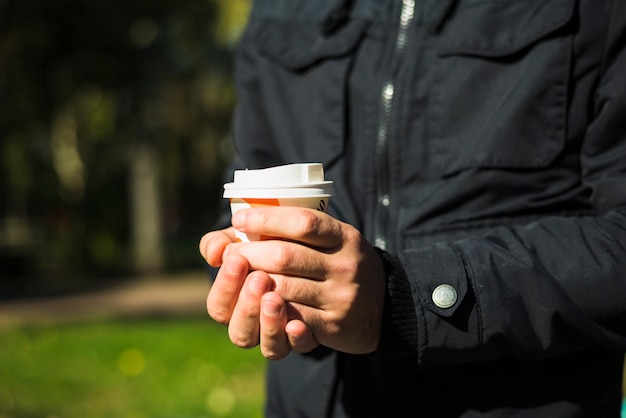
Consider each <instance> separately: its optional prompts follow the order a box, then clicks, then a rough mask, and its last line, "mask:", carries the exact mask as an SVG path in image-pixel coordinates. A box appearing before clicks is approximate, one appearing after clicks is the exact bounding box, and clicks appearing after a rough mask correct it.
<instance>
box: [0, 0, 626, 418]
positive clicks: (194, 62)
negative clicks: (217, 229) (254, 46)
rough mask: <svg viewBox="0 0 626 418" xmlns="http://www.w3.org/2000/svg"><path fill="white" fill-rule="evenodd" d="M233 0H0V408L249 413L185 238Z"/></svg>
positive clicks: (164, 415)
mask: <svg viewBox="0 0 626 418" xmlns="http://www.w3.org/2000/svg"><path fill="white" fill-rule="evenodd" d="M249 7H250V0H177V1H175V2H173V1H166V0H151V1H148V0H126V1H124V2H105V1H100V0H0V418H30V417H42V418H73V417H81V418H82V417H95V418H100V417H115V418H124V417H126V418H148V417H149V418H153V417H157V418H159V417H160V418H174V417H177V418H185V417H187V418H191V417H196V418H197V417H242V416H244V417H255V416H261V408H262V402H263V374H264V362H263V360H262V358H261V356H260V355H259V353H258V351H257V350H255V349H253V350H241V349H238V348H235V347H233V346H232V345H231V344H230V343H229V342H228V339H227V336H226V333H225V332H224V330H223V329H222V328H221V327H219V326H217V325H215V324H213V323H212V322H211V321H210V320H208V319H207V317H206V314H205V313H204V306H203V299H204V297H205V295H206V291H207V290H208V287H209V281H208V275H207V271H206V267H205V265H204V262H203V260H202V259H201V258H200V256H199V255H198V252H197V243H198V240H199V238H200V236H201V235H202V233H203V232H204V231H207V230H209V229H210V228H211V225H212V224H213V222H214V221H215V218H216V214H217V211H218V210H217V205H218V201H219V197H220V195H221V186H222V175H223V170H224V167H225V165H226V164H227V162H228V160H229V159H230V157H231V155H232V150H231V148H230V140H229V128H230V119H231V112H232V109H233V106H234V104H235V101H236V97H235V93H234V90H233V82H232V70H233V68H232V55H233V50H234V48H235V47H236V44H237V40H238V39H239V37H240V35H241V31H242V29H243V26H244V24H245V21H246V18H247V15H248V12H249ZM625 417H626V415H625Z"/></svg>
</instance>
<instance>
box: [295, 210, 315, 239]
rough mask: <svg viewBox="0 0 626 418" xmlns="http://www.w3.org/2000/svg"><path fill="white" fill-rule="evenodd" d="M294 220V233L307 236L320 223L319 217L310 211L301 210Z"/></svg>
mask: <svg viewBox="0 0 626 418" xmlns="http://www.w3.org/2000/svg"><path fill="white" fill-rule="evenodd" d="M296 222H297V223H296V233H297V234H298V235H300V236H307V235H309V234H311V233H313V232H315V231H317V230H318V228H319V225H320V219H319V218H318V217H317V214H316V213H315V212H312V211H303V213H302V215H301V216H299V217H298V218H297V220H296Z"/></svg>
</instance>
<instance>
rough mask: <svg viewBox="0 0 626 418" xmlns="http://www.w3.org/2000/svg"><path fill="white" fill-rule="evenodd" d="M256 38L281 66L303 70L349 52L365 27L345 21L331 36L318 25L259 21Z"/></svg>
mask: <svg viewBox="0 0 626 418" xmlns="http://www.w3.org/2000/svg"><path fill="white" fill-rule="evenodd" d="M258 25H259V26H258V27H257V30H256V31H255V32H256V33H255V37H256V42H257V45H258V46H259V49H260V51H261V53H262V54H263V55H264V56H266V57H267V58H268V59H270V60H272V61H274V62H275V63H277V64H279V65H280V66H282V67H284V68H286V69H288V70H292V71H297V70H303V69H305V68H306V67H309V66H311V65H313V64H315V63H317V62H319V61H323V60H324V59H328V58H338V57H341V56H343V55H346V54H348V53H350V52H351V51H352V50H353V49H354V48H355V47H356V45H357V44H358V43H359V40H360V39H361V36H362V35H363V34H364V32H365V29H366V27H367V22H365V21H354V20H351V21H348V22H346V23H345V25H343V26H342V27H341V29H340V30H338V31H337V32H335V33H333V34H332V35H330V36H326V35H324V33H323V32H322V28H321V24H319V23H302V22H294V23H287V22H281V23H277V22H275V21H274V22H268V21H265V22H258Z"/></svg>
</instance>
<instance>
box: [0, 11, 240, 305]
mask: <svg viewBox="0 0 626 418" xmlns="http://www.w3.org/2000/svg"><path fill="white" fill-rule="evenodd" d="M248 7H249V1H248V0H200V1H199V0H177V1H176V2H172V1H165V0H151V1H146V0H126V1H124V2H102V1H97V0H28V1H19V0H0V263H1V265H2V269H1V271H0V275H1V280H2V283H1V285H0V289H1V290H0V295H1V297H7V296H11V295H19V294H23V293H33V292H35V293H53V292H59V291H67V290H73V289H77V288H85V287H92V286H94V285H97V284H98V280H100V279H102V278H105V279H106V280H107V281H109V280H111V278H112V277H115V276H124V277H128V275H129V274H133V275H134V274H138V275H142V274H153V273H155V272H163V271H176V270H181V269H188V268H194V267H198V266H199V265H200V264H199V261H200V260H199V258H198V256H197V250H196V248H197V242H198V239H199V236H200V235H201V233H202V232H203V231H205V230H208V229H209V227H210V226H211V224H212V222H213V221H214V218H215V205H216V202H217V200H218V199H219V198H220V195H221V194H220V193H221V191H220V189H221V183H222V182H221V175H222V170H223V166H224V163H225V162H226V161H227V160H228V158H229V156H230V149H229V140H228V135H229V124H230V115H231V111H232V108H233V104H234V100H235V98H234V93H233V87H232V80H231V74H232V52H233V47H234V46H235V44H236V41H237V39H238V36H239V35H240V32H241V30H242V27H243V25H244V23H245V21H246V17H247V12H248Z"/></svg>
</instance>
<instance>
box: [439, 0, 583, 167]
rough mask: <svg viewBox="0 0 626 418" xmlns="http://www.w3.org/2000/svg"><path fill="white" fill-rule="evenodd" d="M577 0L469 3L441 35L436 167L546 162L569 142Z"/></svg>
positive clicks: (520, 0) (460, 6)
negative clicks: (569, 94)
mask: <svg viewBox="0 0 626 418" xmlns="http://www.w3.org/2000/svg"><path fill="white" fill-rule="evenodd" d="M575 3H576V1H575V0H541V1H537V0H518V1H502V0H500V1H488V2H477V3H475V4H467V5H464V2H463V1H461V2H460V4H459V9H458V12H457V13H456V14H455V15H454V16H453V17H452V18H451V19H450V21H449V22H447V23H446V26H445V28H444V30H443V31H442V33H441V35H440V36H439V38H438V39H436V41H435V42H436V55H435V75H434V82H433V85H432V90H431V96H430V100H431V102H430V104H431V107H430V110H429V115H428V117H429V125H428V129H429V138H430V140H429V145H428V146H429V156H430V163H429V164H430V171H431V173H432V174H433V175H435V176H446V175H451V174H454V173H455V172H459V171H461V170H466V169H472V168H540V167H545V166H547V165H549V164H550V163H551V162H552V161H553V160H554V159H555V158H556V157H557V156H558V155H559V153H560V152H561V150H562V149H563V147H564V144H565V134H566V133H565V126H566V120H565V118H566V106H567V104H566V100H567V83H568V74H569V66H570V53H571V52H570V51H571V43H572V39H573V35H572V33H571V30H569V29H568V28H569V26H568V23H570V22H571V21H572V18H573V15H574V5H575Z"/></svg>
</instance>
